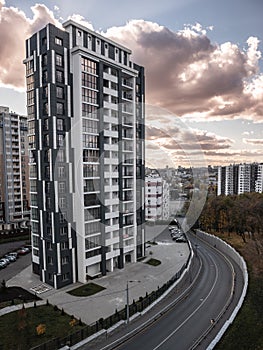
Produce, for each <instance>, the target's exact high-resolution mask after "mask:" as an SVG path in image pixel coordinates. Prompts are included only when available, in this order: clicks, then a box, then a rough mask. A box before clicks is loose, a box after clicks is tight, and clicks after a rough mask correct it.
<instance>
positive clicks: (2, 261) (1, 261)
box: [0, 258, 8, 267]
mask: <svg viewBox="0 0 263 350" xmlns="http://www.w3.org/2000/svg"><path fill="white" fill-rule="evenodd" d="M0 263H1V266H3V267H6V266H7V265H8V264H7V262H6V259H3V258H2V259H0Z"/></svg>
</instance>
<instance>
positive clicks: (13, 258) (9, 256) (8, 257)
mask: <svg viewBox="0 0 263 350" xmlns="http://www.w3.org/2000/svg"><path fill="white" fill-rule="evenodd" d="M4 258H5V259H7V260H9V261H10V262H14V261H16V257H14V256H13V255H8V254H6V255H5V256H4Z"/></svg>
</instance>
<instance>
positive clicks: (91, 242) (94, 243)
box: [85, 224, 101, 250]
mask: <svg viewBox="0 0 263 350" xmlns="http://www.w3.org/2000/svg"><path fill="white" fill-rule="evenodd" d="M87 225H90V224H87ZM100 245H101V243H100V235H98V236H93V237H89V238H86V239H85V249H86V250H88V249H93V248H97V247H99V246H100Z"/></svg>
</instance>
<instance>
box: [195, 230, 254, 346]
mask: <svg viewBox="0 0 263 350" xmlns="http://www.w3.org/2000/svg"><path fill="white" fill-rule="evenodd" d="M196 234H197V236H198V237H200V238H202V239H203V240H204V241H206V242H207V243H209V244H211V245H213V246H216V248H217V249H219V250H220V251H221V252H223V253H225V254H227V255H228V256H230V257H231V258H232V259H233V260H234V261H235V262H236V263H237V264H238V266H239V267H240V269H241V270H242V272H243V278H244V286H243V290H242V293H241V297H240V299H239V302H238V304H237V306H236V307H235V309H234V311H233V313H232V314H231V316H230V317H229V319H228V320H227V321H226V322H225V324H224V325H223V327H222V328H221V330H220V331H219V333H218V334H217V336H216V337H215V338H214V340H213V341H212V342H211V343H210V345H209V346H208V347H207V350H211V349H213V348H214V347H215V346H216V344H217V343H218V342H219V341H220V339H221V338H222V336H223V334H224V333H225V331H226V330H227V328H228V327H229V326H230V324H231V323H232V322H233V321H234V319H235V317H236V315H237V313H238V311H239V310H240V308H241V306H242V304H243V301H244V299H245V296H246V293H247V287H248V273H247V265H246V263H245V260H244V259H243V258H242V256H241V255H239V253H238V252H237V251H236V250H235V249H234V248H233V247H231V246H230V245H229V244H227V243H226V242H224V241H223V240H221V239H220V238H218V237H216V236H213V235H210V234H208V233H206V232H203V231H200V230H196Z"/></svg>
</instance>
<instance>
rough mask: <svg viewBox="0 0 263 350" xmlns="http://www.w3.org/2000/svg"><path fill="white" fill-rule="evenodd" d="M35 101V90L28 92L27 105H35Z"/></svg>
mask: <svg viewBox="0 0 263 350" xmlns="http://www.w3.org/2000/svg"><path fill="white" fill-rule="evenodd" d="M34 103H35V99H34V90H32V91H29V92H28V93H27V105H28V106H30V105H33V104H34Z"/></svg>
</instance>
